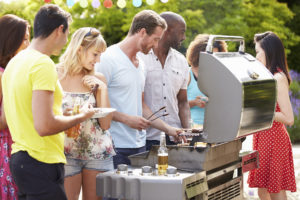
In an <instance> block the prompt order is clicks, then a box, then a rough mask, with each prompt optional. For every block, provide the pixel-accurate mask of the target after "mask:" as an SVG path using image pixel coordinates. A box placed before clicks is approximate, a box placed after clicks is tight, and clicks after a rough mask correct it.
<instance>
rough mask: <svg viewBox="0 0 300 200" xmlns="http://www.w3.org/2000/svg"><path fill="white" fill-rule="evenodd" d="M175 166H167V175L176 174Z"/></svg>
mask: <svg viewBox="0 0 300 200" xmlns="http://www.w3.org/2000/svg"><path fill="white" fill-rule="evenodd" d="M176 175H177V168H176V167H168V168H167V176H176Z"/></svg>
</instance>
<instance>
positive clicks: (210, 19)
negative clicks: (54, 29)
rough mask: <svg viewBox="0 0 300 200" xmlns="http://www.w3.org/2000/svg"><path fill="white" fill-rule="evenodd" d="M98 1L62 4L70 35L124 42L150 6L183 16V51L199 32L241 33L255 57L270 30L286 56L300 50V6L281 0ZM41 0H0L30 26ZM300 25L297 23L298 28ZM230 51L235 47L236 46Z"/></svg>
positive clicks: (3, 9) (0, 6)
mask: <svg viewBox="0 0 300 200" xmlns="http://www.w3.org/2000/svg"><path fill="white" fill-rule="evenodd" d="M100 1H101V4H102V5H101V6H100V7H99V8H98V9H95V8H93V7H92V6H91V2H92V0H89V5H88V7H87V8H81V7H80V5H79V3H78V2H77V3H76V4H75V5H74V6H73V7H72V8H68V7H67V6H66V3H64V2H62V4H61V5H60V6H62V7H63V8H64V9H65V10H67V11H69V12H70V13H71V14H72V17H73V23H72V24H71V26H70V33H71V34H72V33H73V32H74V31H75V30H76V29H78V28H80V27H86V26H91V27H96V28H98V29H100V30H101V32H102V34H103V36H104V38H105V40H106V42H107V44H108V46H109V45H112V44H114V43H117V42H119V41H121V40H122V39H123V38H124V37H125V36H126V35H127V32H128V30H129V28H130V23H131V21H132V18H133V16H134V15H135V14H136V13H138V12H139V11H141V10H143V9H152V10H154V11H156V12H157V13H161V12H164V11H173V12H176V13H178V14H180V15H182V16H183V17H184V18H185V20H186V23H187V32H186V40H185V41H184V43H183V46H182V48H181V50H180V51H181V52H182V53H185V51H186V48H187V47H188V45H189V43H190V42H191V41H192V40H193V39H194V37H195V36H196V35H197V34H200V33H208V34H222V35H240V36H243V37H244V38H245V41H246V51H247V52H249V53H251V54H253V55H254V45H253V36H254V34H255V33H258V32H264V31H267V30H271V31H273V32H275V33H277V34H278V35H279V37H280V38H281V39H282V40H283V42H284V45H285V47H286V52H287V55H288V56H289V55H290V54H291V50H293V51H295V48H296V50H299V48H300V47H299V45H300V37H299V35H300V33H299V32H293V31H292V30H291V28H293V27H292V26H287V24H288V22H289V21H291V20H294V21H295V22H299V20H300V19H299V18H300V17H299V13H300V11H299V10H300V9H299V7H293V12H294V13H295V14H294V13H293V12H292V11H291V10H290V9H289V8H288V7H287V4H286V3H279V2H277V1H276V0H169V1H168V3H161V2H160V1H159V0H156V2H155V3H154V5H151V6H150V5H147V4H146V2H145V0H143V4H142V6H141V7H139V8H136V7H134V6H133V5H132V3H131V2H132V1H131V0H127V5H126V7H125V8H123V9H120V8H118V7H117V6H116V2H117V0H113V2H114V4H113V6H112V7H111V8H105V7H103V1H104V0H100ZM52 2H54V1H52ZM55 2H58V1H55ZM43 4H44V1H43V0H26V1H21V0H20V1H16V2H13V3H11V4H9V5H7V4H4V3H3V2H0V16H2V15H3V14H5V13H14V14H17V15H19V16H21V17H23V18H25V19H27V20H29V21H30V23H31V24H32V22H33V19H34V15H35V13H36V12H37V10H38V9H39V7H40V6H41V5H43ZM293 17H294V18H293ZM297 20H298V21H297ZM299 24H300V23H298V24H297V25H295V26H298V27H299ZM293 30H294V29H293ZM297 34H298V35H297ZM296 45H298V46H296ZM230 50H233V47H232V48H231V49H230ZM292 55H293V56H291V58H290V57H288V59H289V63H290V68H292V69H296V68H297V67H300V60H299V58H298V57H299V56H298V57H297V56H295V54H292ZM294 65H298V66H294Z"/></svg>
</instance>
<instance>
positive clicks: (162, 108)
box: [147, 106, 169, 122]
mask: <svg viewBox="0 0 300 200" xmlns="http://www.w3.org/2000/svg"><path fill="white" fill-rule="evenodd" d="M165 108H166V106H163V107H161V108H160V109H159V110H157V111H155V112H154V113H152V115H150V116H149V117H148V118H147V120H150V121H151V122H152V121H154V120H156V119H158V118H160V117H165V116H168V115H169V113H165V114H162V115H160V116H158V117H156V116H155V114H156V113H158V112H160V111H162V110H164V109H165ZM153 116H155V118H153V119H151V118H152V117H153Z"/></svg>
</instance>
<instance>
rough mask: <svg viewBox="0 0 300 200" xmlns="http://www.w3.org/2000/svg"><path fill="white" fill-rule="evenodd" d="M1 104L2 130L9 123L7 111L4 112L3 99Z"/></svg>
mask: <svg viewBox="0 0 300 200" xmlns="http://www.w3.org/2000/svg"><path fill="white" fill-rule="evenodd" d="M1 104H2V105H1V117H0V130H3V129H6V128H7V123H6V118H5V113H4V105H3V101H2V103H1Z"/></svg>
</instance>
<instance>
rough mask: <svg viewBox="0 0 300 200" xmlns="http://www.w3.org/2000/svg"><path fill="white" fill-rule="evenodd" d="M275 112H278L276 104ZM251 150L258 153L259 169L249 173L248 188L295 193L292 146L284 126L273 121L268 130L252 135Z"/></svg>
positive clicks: (278, 108)
mask: <svg viewBox="0 0 300 200" xmlns="http://www.w3.org/2000/svg"><path fill="white" fill-rule="evenodd" d="M276 112H280V107H279V105H278V104H277V105H276ZM253 149H254V150H257V151H258V152H259V168H258V169H255V170H252V171H251V172H250V173H249V177H248V184H249V187H258V188H266V189H267V190H268V192H269V193H278V192H280V190H289V191H291V192H295V191H296V181H295V172H294V162H293V153H292V145H291V141H290V137H289V134H288V132H287V130H286V128H285V125H284V124H282V123H280V122H277V121H274V122H273V125H272V127H271V128H270V129H268V130H265V131H260V132H257V133H256V134H254V136H253Z"/></svg>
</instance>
